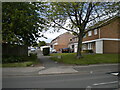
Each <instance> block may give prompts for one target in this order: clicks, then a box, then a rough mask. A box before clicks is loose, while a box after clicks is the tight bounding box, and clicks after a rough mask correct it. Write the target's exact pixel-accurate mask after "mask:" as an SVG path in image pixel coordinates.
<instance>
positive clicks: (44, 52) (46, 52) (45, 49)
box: [43, 47, 50, 56]
mask: <svg viewBox="0 0 120 90" xmlns="http://www.w3.org/2000/svg"><path fill="white" fill-rule="evenodd" d="M49 54H50V48H49V47H48V48H43V55H44V56H46V55H49Z"/></svg>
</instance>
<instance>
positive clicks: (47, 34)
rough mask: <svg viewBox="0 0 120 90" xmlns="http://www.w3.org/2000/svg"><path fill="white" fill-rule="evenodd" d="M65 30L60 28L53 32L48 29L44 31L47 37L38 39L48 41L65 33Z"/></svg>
mask: <svg viewBox="0 0 120 90" xmlns="http://www.w3.org/2000/svg"><path fill="white" fill-rule="evenodd" d="M65 32H67V31H66V30H63V29H61V30H60V31H59V32H54V33H50V30H48V31H47V32H45V33H44V35H45V37H47V38H48V39H45V38H39V39H38V40H40V41H45V42H46V43H50V42H51V40H53V39H54V38H56V37H57V36H59V35H61V34H63V33H65Z"/></svg>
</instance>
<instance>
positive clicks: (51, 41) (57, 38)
mask: <svg viewBox="0 0 120 90" xmlns="http://www.w3.org/2000/svg"><path fill="white" fill-rule="evenodd" d="M66 33H70V32H65V33H63V34H66ZM63 34H61V35H63ZM61 35H59V36H58V37H56V38H55V39H53V40H52V41H51V42H53V41H54V40H56V39H58V38H59V37H60V36H61Z"/></svg>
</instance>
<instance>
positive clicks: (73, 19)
mask: <svg viewBox="0 0 120 90" xmlns="http://www.w3.org/2000/svg"><path fill="white" fill-rule="evenodd" d="M118 13H119V2H117V3H115V2H101V3H100V2H52V3H49V8H48V9H47V17H48V18H47V19H48V20H49V21H50V24H49V26H52V27H54V29H55V30H60V29H65V30H67V31H70V32H73V33H74V34H75V35H76V36H77V38H78V47H77V55H76V56H77V58H81V57H82V55H81V50H82V40H83V37H84V36H85V34H86V33H88V32H89V31H90V30H94V29H97V28H100V27H102V26H103V25H104V24H102V23H103V22H102V20H104V19H109V18H111V17H114V16H116V15H117V14H118ZM100 21H101V22H100ZM97 23H99V24H97Z"/></svg>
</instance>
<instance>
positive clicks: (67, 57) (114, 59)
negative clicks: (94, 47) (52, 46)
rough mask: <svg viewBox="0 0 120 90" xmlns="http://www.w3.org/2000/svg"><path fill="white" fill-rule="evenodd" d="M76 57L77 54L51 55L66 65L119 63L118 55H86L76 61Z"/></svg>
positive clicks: (53, 58)
mask: <svg viewBox="0 0 120 90" xmlns="http://www.w3.org/2000/svg"><path fill="white" fill-rule="evenodd" d="M75 55H76V54H75V53H57V54H51V56H52V57H51V59H52V60H54V61H57V62H61V63H65V64H76V65H89V64H105V63H118V54H84V55H83V58H81V59H76V57H75ZM119 62H120V61H119Z"/></svg>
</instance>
